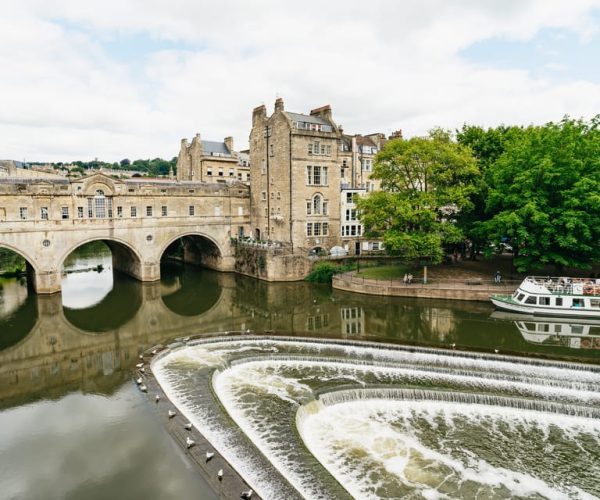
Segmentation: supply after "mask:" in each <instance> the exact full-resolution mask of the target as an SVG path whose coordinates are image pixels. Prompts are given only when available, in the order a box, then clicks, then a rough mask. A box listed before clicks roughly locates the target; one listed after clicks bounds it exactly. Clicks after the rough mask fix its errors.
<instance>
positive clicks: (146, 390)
mask: <svg viewBox="0 0 600 500" xmlns="http://www.w3.org/2000/svg"><path fill="white" fill-rule="evenodd" d="M140 391H142V392H148V388H147V387H146V386H145V385H140Z"/></svg>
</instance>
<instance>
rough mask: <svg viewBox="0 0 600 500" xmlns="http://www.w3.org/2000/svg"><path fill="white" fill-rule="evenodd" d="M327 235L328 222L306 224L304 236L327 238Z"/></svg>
mask: <svg viewBox="0 0 600 500" xmlns="http://www.w3.org/2000/svg"><path fill="white" fill-rule="evenodd" d="M327 235H329V223H328V222H307V223H306V236H327Z"/></svg>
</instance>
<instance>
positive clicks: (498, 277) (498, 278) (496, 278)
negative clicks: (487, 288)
mask: <svg viewBox="0 0 600 500" xmlns="http://www.w3.org/2000/svg"><path fill="white" fill-rule="evenodd" d="M501 282H502V275H501V274H500V271H496V274H494V283H496V284H497V285H499V284H500V283H501Z"/></svg>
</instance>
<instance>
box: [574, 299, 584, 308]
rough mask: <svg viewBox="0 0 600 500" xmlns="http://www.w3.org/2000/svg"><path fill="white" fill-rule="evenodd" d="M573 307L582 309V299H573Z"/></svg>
mask: <svg viewBox="0 0 600 500" xmlns="http://www.w3.org/2000/svg"><path fill="white" fill-rule="evenodd" d="M573 307H583V299H573Z"/></svg>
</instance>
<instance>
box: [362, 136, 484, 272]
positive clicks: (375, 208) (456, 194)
mask: <svg viewBox="0 0 600 500" xmlns="http://www.w3.org/2000/svg"><path fill="white" fill-rule="evenodd" d="M479 175H480V174H479V169H478V167H477V164H476V162H475V159H474V157H473V155H472V153H471V151H470V149H469V148H467V147H465V146H462V145H460V144H457V143H456V142H453V141H452V139H451V136H450V134H449V133H448V132H447V131H445V130H440V129H435V130H433V131H431V132H430V134H429V136H428V137H425V138H421V137H415V138H412V139H409V140H403V139H394V140H391V141H389V142H387V143H386V144H385V146H384V147H383V149H382V150H381V151H380V152H379V154H378V155H377V157H376V158H375V166H374V170H373V175H372V177H374V178H378V179H381V181H382V191H379V192H373V193H370V194H369V196H367V197H365V198H363V199H361V200H360V201H359V209H360V210H361V220H362V222H363V224H364V226H365V232H366V234H367V235H371V236H382V237H383V240H384V243H385V247H386V249H387V252H388V253H390V254H393V255H402V256H403V257H405V258H409V259H429V260H431V261H432V262H433V263H438V262H441V260H442V257H443V245H444V244H447V243H456V242H459V241H461V240H462V239H463V234H462V232H461V230H460V228H459V227H458V226H457V225H456V224H455V220H456V219H455V217H456V214H457V213H459V212H461V211H464V210H470V209H471V208H472V202H471V199H470V198H471V195H472V193H473V192H474V190H475V186H476V182H477V179H478V178H479Z"/></svg>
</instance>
